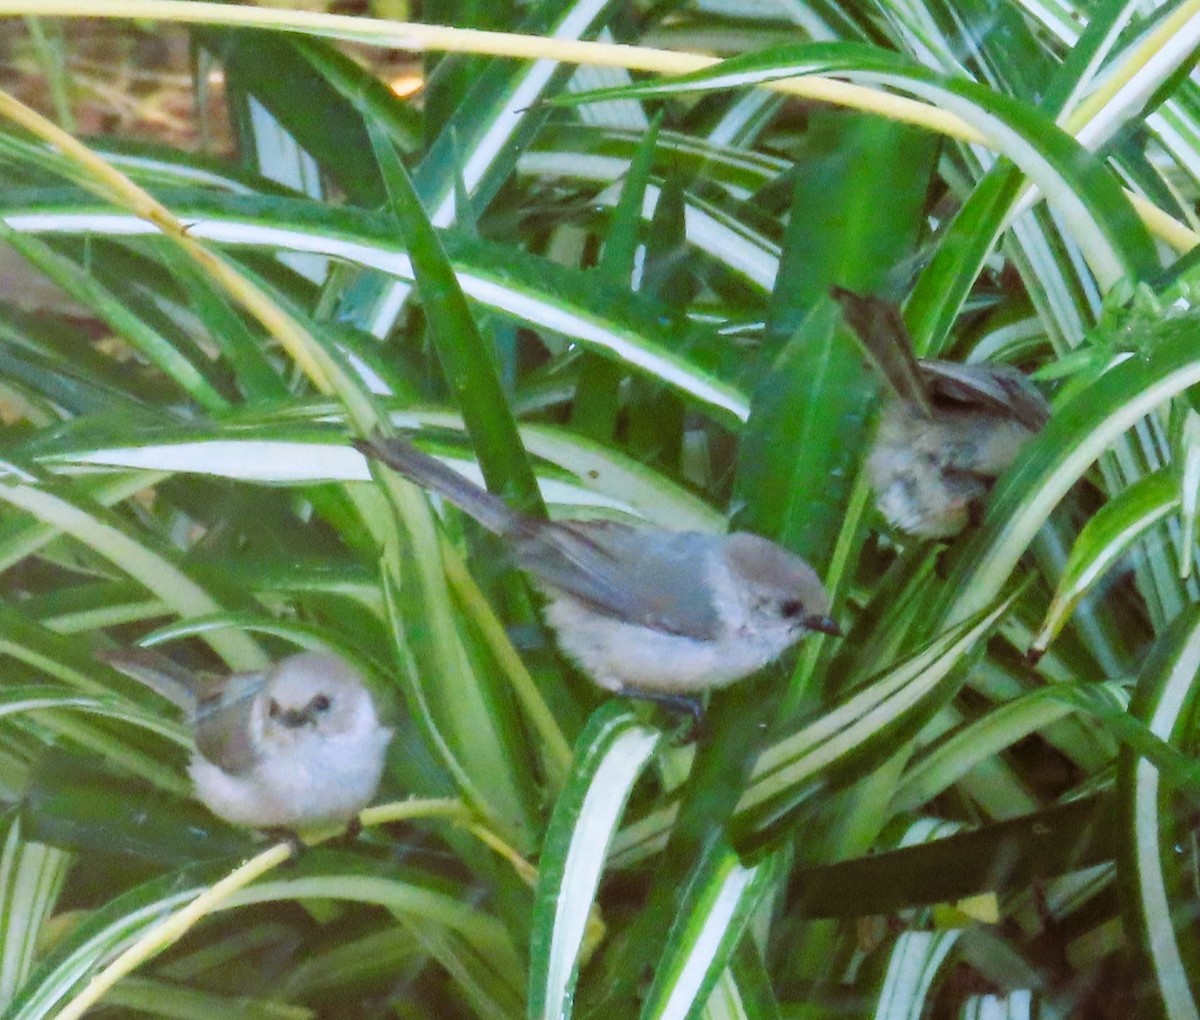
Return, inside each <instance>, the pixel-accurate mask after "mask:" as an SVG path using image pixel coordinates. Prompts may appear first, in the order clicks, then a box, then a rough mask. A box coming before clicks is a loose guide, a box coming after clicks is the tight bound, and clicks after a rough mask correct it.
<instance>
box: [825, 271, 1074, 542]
mask: <svg viewBox="0 0 1200 1020" xmlns="http://www.w3.org/2000/svg"><path fill="white" fill-rule="evenodd" d="M833 296H834V298H835V299H836V300H837V301H838V303H839V304H840V305H841V306H842V312H843V314H844V315H845V317H846V321H847V323H848V324H849V325H850V327H851V328H852V329H853V330H854V332H855V333H856V334H857V335H858V338H859V341H860V342H861V343H862V346H863V347H864V349H866V351H867V353H868V354H869V355H870V356H871V358H872V360H874V361H875V362H876V364H877V365H878V366H879V368H880V370H881V371H882V372H883V374H884V376H885V377H886V379H887V381H888V382H889V383H890V385H891V388H892V392H891V394H890V395H889V397H888V399H887V401H886V403H885V404H884V408H883V412H882V414H881V415H880V419H879V429H878V431H877V432H876V434H875V441H874V444H873V446H872V448H871V453H870V455H869V457H868V459H867V473H868V475H869V476H870V479H871V486H872V488H873V489H874V490H875V502H876V505H877V506H878V507H879V510H880V512H881V513H882V514H883V516H884V517H885V518H887V520H888V522H889V523H890V524H891V525H893V526H894V527H896V528H898V529H900V530H901V531H904V532H907V533H908V534H910V535H913V536H915V537H917V538H952V537H953V536H955V535H957V534H958V533H959V532H960V531H962V530H963V528H965V527H966V526H967V524H968V523H971V522H972V521H976V520H978V518H979V515H980V514H981V512H982V507H983V503H984V501H985V500H986V499H987V495H988V493H989V492H990V491H991V488H992V486H993V484H994V483H995V481H996V479H997V478H998V477H999V476H1000V474H1001V473H1002V472H1003V471H1004V470H1005V469H1006V468H1008V466H1009V465H1010V464H1012V462H1013V461H1014V460H1016V458H1017V454H1018V453H1020V451H1021V447H1023V446H1024V445H1025V443H1027V442H1028V441H1029V440H1030V439H1031V438H1032V437H1033V436H1034V435H1036V434H1037V433H1038V432H1039V431H1041V428H1042V426H1043V425H1045V424H1046V421H1047V420H1048V419H1049V417H1050V405H1049V404H1047V403H1046V400H1045V398H1044V397H1043V396H1042V395H1041V394H1040V393H1039V392H1038V391H1037V389H1035V388H1034V386H1033V384H1032V383H1031V382H1030V381H1029V380H1028V379H1027V378H1026V377H1025V375H1024V374H1023V373H1021V372H1020V371H1019V370H1017V369H1015V368H1013V367H1012V366H1011V365H984V364H970V365H964V364H959V363H957V362H953V361H938V360H934V359H920V360H918V359H917V358H916V357H914V355H913V348H912V339H911V337H910V336H909V333H908V329H907V327H906V326H905V325H904V320H903V318H902V317H901V316H900V312H899V309H897V308H896V307H895V306H894V305H892V304H889V303H887V302H885V301H881V300H879V299H877V298H868V297H863V296H862V295H859V294H855V293H853V292H852V291H848V290H845V289H843V288H841V287H835V288H833Z"/></svg>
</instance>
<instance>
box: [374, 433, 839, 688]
mask: <svg viewBox="0 0 1200 1020" xmlns="http://www.w3.org/2000/svg"><path fill="white" fill-rule="evenodd" d="M354 445H355V446H356V447H357V448H358V449H359V450H361V451H362V452H363V453H365V454H367V455H368V456H369V457H374V458H377V459H378V460H380V461H382V462H383V463H384V464H386V465H387V466H388V467H390V468H393V469H394V470H396V471H398V472H399V473H400V474H402V475H404V476H405V477H406V478H408V479H409V480H411V481H413V482H415V483H416V484H418V485H420V486H423V487H424V488H427V489H431V490H433V491H434V492H437V493H440V494H441V495H442V496H444V497H445V498H446V499H447V500H449V501H450V502H451V503H453V504H454V505H455V506H457V507H458V508H459V509H460V510H462V511H464V512H465V513H467V514H469V515H470V516H471V517H474V518H475V519H476V520H477V521H479V523H480V524H482V525H483V526H484V527H485V528H487V529H488V530H489V531H493V532H495V533H496V534H497V535H500V536H501V537H502V538H504V539H505V540H506V541H507V542H508V544H509V546H510V548H511V549H512V553H513V557H514V559H515V560H516V563H517V565H518V566H520V567H521V568H522V569H523V570H525V571H527V572H528V573H529V574H531V575H532V576H533V578H534V580H536V581H537V583H538V585H539V586H540V587H541V589H542V590H543V592H544V593H545V594H546V596H547V598H548V600H549V601H548V604H547V606H546V619H547V621H548V622H549V623H550V625H551V626H552V627H553V628H554V630H555V632H556V634H557V636H558V643H559V645H560V646H561V647H562V649H563V651H565V652H566V654H567V655H568V656H569V657H570V658H571V659H572V660H574V661H575V662H576V663H577V664H578V665H579V666H580V668H581V669H583V671H584V672H585V673H587V674H588V675H589V676H591V678H592V679H593V680H594V681H595V682H596V683H597V684H599V685H600V686H601V687H603V688H605V689H607V690H610V691H615V692H617V693H620V694H627V695H630V696H633V697H642V698H647V699H649V700H652V701H661V702H666V703H687V701H688V696H690V695H695V694H697V693H698V692H701V691H705V690H708V689H709V688H713V687H723V686H725V685H726V684H730V683H733V682H734V681H735V680H740V679H741V678H743V677H745V676H748V675H749V674H751V673H753V672H755V671H756V670H758V669H760V668H762V667H763V666H765V665H766V664H767V663H769V662H772V661H773V660H774V659H776V658H778V657H779V656H780V655H782V654H783V652H784V651H786V650H787V649H788V648H789V647H790V646H791V645H793V644H794V643H795V642H796V641H798V640H799V639H800V638H802V637H803V636H804V635H805V634H807V633H808V632H809V631H813V630H819V631H823V632H824V633H826V634H840V633H841V631H840V630H839V629H838V627H837V624H836V623H835V622H834V621H833V620H832V619H831V618H830V617H829V615H828V614H829V596H828V594H827V593H826V591H825V588H824V586H823V585H822V584H821V580H820V578H819V577H817V575H816V572H815V571H814V570H813V569H812V567H810V566H809V565H808V564H807V563H805V562H804V560H802V559H801V558H800V557H798V556H796V555H794V554H793V553H790V552H788V551H787V550H786V549H784V548H782V547H781V546H779V545H776V544H775V543H774V542H769V541H768V540H767V539H765V538H761V537H759V536H758V535H751V534H748V533H746V532H734V533H732V534H729V535H707V534H702V533H700V532H694V531H664V530H661V529H655V528H639V527H633V526H631V525H627V524H619V523H616V522H613V521H558V522H549V521H544V520H540V519H538V518H533V517H526V516H524V515H522V514H518V513H516V512H515V511H513V510H511V509H510V508H509V507H508V506H507V505H506V504H505V503H504V502H503V501H502V500H500V499H498V498H497V497H496V496H493V495H492V494H491V493H489V492H486V491H485V490H484V489H481V488H480V487H479V486H477V485H475V484H474V483H472V482H470V481H468V480H467V479H465V478H463V477H462V476H461V475H459V474H458V473H457V472H455V471H453V470H451V469H450V468H448V467H446V466H445V465H444V464H442V463H441V462H440V461H437V460H435V459H434V458H432V457H430V456H428V455H426V454H424V453H422V452H421V451H419V450H418V449H417V448H416V447H415V446H413V445H412V443H410V442H408V441H407V440H404V439H398V438H393V439H384V438H382V437H378V436H376V437H373V438H372V439H371V440H369V441H363V440H356V441H355V443H354Z"/></svg>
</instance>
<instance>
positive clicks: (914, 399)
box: [830, 287, 932, 418]
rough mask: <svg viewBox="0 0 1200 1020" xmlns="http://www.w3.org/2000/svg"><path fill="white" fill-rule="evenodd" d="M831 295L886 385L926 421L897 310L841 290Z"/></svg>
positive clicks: (923, 396)
mask: <svg viewBox="0 0 1200 1020" xmlns="http://www.w3.org/2000/svg"><path fill="white" fill-rule="evenodd" d="M830 293H831V294H832V295H833V298H834V300H835V301H837V303H838V304H839V305H841V306H842V315H843V316H844V317H845V319H846V324H847V325H848V326H849V327H850V328H851V329H852V330H853V331H854V335H855V336H857V337H858V342H859V343H860V344H861V345H862V348H863V350H864V351H865V352H866V353H867V356H868V357H870V359H871V360H872V361H873V362H874V363H875V365H876V366H877V367H878V369H879V371H880V372H882V373H883V376H884V378H885V379H886V380H887V381H888V384H889V385H890V386H891V387H892V389H894V390H895V391H896V393H897V394H899V396H900V397H901V399H903V400H906V401H908V402H909V403H910V404H912V405H913V406H914V407H916V408H918V409H919V410H920V412H921V413H922V414H923V415H924V416H925V417H926V418H928V417H929V416H930V414H931V413H932V412H931V405H930V399H929V394H928V391H927V390H926V387H925V382H924V380H923V378H922V373H921V367H920V365H919V364H918V363H917V357H916V355H915V354H914V353H913V347H912V337H911V336H910V335H909V332H908V327H907V326H906V325H905V324H904V318H903V317H902V316H901V314H900V309H899V308H897V307H896V306H895V305H893V304H890V303H889V302H887V301H883V300H882V299H880V298H875V297H865V296H863V295H862V294H855V293H854V291H852V290H846V289H845V288H844V287H833V288H832V289H831V290H830Z"/></svg>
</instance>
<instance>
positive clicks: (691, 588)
mask: <svg viewBox="0 0 1200 1020" xmlns="http://www.w3.org/2000/svg"><path fill="white" fill-rule="evenodd" d="M719 541H720V538H719V536H713V535H704V534H700V533H699V532H672V531H660V530H650V529H643V528H634V527H630V526H628V525H625V524H618V523H616V522H613V521H572V522H570V523H557V524H549V525H546V526H544V527H543V528H542V529H540V533H539V534H538V535H537V536H536V537H533V538H529V539H524V540H521V541H519V542H518V543H517V545H516V559H517V562H518V564H519V565H520V566H521V567H522V568H523V569H525V570H528V571H529V572H530V573H532V574H534V575H535V576H536V577H537V578H538V579H540V580H541V581H543V582H544V583H546V584H548V585H549V586H551V587H553V588H556V589H558V590H560V591H563V592H566V593H568V594H570V595H573V596H574V597H575V598H577V599H580V600H581V601H583V602H586V603H587V604H588V605H589V606H591V607H592V608H593V609H595V610H596V611H597V612H599V613H602V614H604V615H605V616H611V617H613V618H614V619H618V620H626V621H629V622H630V623H637V624H640V625H642V626H644V627H650V628H652V629H654V630H660V631H665V632H667V633H670V634H679V635H683V636H686V637H692V638H697V639H699V640H711V639H712V638H714V637H715V636H716V635H717V633H718V632H719V628H720V618H719V617H718V615H717V612H716V610H715V609H714V608H713V604H712V598H711V595H710V592H709V587H708V576H707V573H708V567H707V565H708V563H709V562H710V559H711V556H712V554H713V551H714V549H715V548H716V544H717V543H718V542H719Z"/></svg>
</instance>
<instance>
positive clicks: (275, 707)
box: [267, 698, 282, 719]
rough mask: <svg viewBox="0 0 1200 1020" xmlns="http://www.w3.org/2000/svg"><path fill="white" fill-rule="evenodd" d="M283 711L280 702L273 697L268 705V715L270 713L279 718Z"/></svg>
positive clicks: (271, 715)
mask: <svg viewBox="0 0 1200 1020" xmlns="http://www.w3.org/2000/svg"><path fill="white" fill-rule="evenodd" d="M281 711H282V710H281V709H280V707H279V702H278V701H276V700H275V699H274V698H272V699H271V703H270V704H269V705H268V706H267V715H269V716H270V717H271V718H272V719H278V718H279V714H280V712H281Z"/></svg>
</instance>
